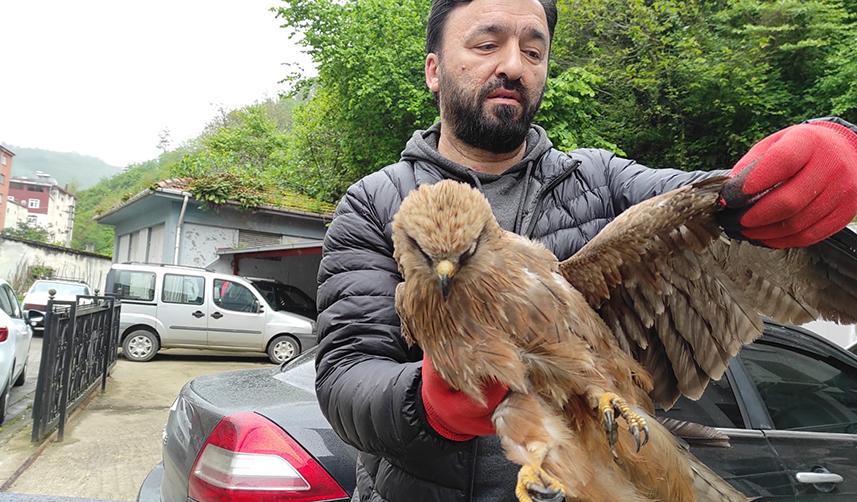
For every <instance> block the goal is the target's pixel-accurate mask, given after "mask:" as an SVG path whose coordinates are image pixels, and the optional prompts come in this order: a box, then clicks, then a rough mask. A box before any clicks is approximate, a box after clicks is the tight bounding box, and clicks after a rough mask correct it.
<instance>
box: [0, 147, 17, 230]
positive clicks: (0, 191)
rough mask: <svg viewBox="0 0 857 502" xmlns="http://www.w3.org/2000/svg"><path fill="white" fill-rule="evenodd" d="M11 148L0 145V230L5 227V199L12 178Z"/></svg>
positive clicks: (12, 155)
mask: <svg viewBox="0 0 857 502" xmlns="http://www.w3.org/2000/svg"><path fill="white" fill-rule="evenodd" d="M14 156H15V154H14V153H12V151H11V150H9V149H7V148H4V147H3V146H0V230H2V229H4V228H6V205H7V204H6V201H7V200H8V198H9V183H10V182H11V180H12V157H14Z"/></svg>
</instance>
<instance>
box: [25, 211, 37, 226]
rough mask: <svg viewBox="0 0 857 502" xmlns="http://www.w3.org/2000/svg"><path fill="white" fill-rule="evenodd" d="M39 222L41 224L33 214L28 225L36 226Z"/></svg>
mask: <svg viewBox="0 0 857 502" xmlns="http://www.w3.org/2000/svg"><path fill="white" fill-rule="evenodd" d="M38 222H39V220H38V218H36V216H35V215H32V214H31V215H30V216H27V223H28V224H30V225H35V224H36V223H38Z"/></svg>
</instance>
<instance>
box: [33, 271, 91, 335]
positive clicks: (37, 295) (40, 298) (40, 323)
mask: <svg viewBox="0 0 857 502" xmlns="http://www.w3.org/2000/svg"><path fill="white" fill-rule="evenodd" d="M52 289H53V290H54V291H56V294H55V295H54V300H61V301H72V302H73V301H74V300H75V299H76V298H77V296H78V295H82V296H92V290H91V289H90V288H89V285H88V284H86V283H85V282H83V281H73V280H66V279H39V280H37V281H36V282H34V283H33V285H32V286H30V289H29V290H27V293H26V294H25V295H24V302H23V303H24V310H25V311H27V316H28V319H29V316H34V314H35V313H36V312H38V314H39V315H38V316H34V319H36V323H35V324H33V329H35V330H42V329H44V316H45V312H46V311H47V305H48V299H49V298H50V291H51V290H52Z"/></svg>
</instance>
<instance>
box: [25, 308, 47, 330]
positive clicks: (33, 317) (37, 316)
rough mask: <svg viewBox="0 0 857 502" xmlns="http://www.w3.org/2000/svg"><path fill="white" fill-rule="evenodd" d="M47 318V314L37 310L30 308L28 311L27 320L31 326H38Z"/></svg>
mask: <svg viewBox="0 0 857 502" xmlns="http://www.w3.org/2000/svg"><path fill="white" fill-rule="evenodd" d="M44 320H45V316H44V315H42V314H41V313H39V312H36V311H35V310H30V311H29V312H28V313H27V322H29V323H30V326H36V325H38V324H39V323H40V322H42V321H44Z"/></svg>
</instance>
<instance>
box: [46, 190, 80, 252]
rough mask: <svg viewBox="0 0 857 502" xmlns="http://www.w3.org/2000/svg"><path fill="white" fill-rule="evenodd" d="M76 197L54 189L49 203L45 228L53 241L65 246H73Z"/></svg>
mask: <svg viewBox="0 0 857 502" xmlns="http://www.w3.org/2000/svg"><path fill="white" fill-rule="evenodd" d="M74 210H75V199H74V196H73V195H71V194H68V193H65V192H63V191H61V190H60V189H59V187H56V186H54V187H52V188H51V194H50V202H49V203H48V214H47V221H46V222H45V223H46V225H44V226H45V228H47V229H48V233H49V234H50V236H51V240H52V241H54V242H58V243H61V244H63V245H65V246H68V245H69V244H71V232H72V229H73V227H74Z"/></svg>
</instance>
